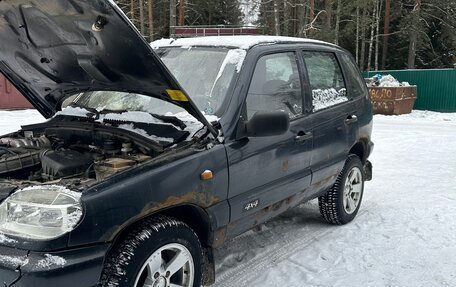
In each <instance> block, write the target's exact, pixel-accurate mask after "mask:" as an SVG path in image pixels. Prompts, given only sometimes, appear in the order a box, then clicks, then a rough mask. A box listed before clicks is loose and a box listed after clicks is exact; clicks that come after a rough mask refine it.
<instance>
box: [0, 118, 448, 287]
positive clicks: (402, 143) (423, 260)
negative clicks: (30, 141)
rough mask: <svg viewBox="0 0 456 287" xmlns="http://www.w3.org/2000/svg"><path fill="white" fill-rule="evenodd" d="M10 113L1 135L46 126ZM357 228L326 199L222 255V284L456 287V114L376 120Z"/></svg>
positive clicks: (251, 233)
mask: <svg viewBox="0 0 456 287" xmlns="http://www.w3.org/2000/svg"><path fill="white" fill-rule="evenodd" d="M40 120H41V117H40V116H38V115H37V113H36V112H34V111H22V112H1V111H0V134H4V133H6V132H10V131H14V130H16V129H17V128H18V127H19V125H20V124H25V123H33V122H37V121H40ZM374 125H375V127H374V135H373V140H374V142H375V144H376V145H375V150H374V154H373V155H372V157H371V161H372V162H373V165H374V179H373V181H371V182H369V183H367V184H366V193H365V196H364V199H363V204H362V206H361V210H360V213H359V215H358V217H357V218H356V219H355V221H354V222H352V223H350V224H348V225H346V226H342V227H334V226H330V225H327V224H325V223H324V222H323V221H322V219H320V215H319V213H318V208H317V205H316V202H315V201H313V202H310V203H306V204H303V205H302V206H301V207H299V208H296V209H294V210H291V211H289V212H287V213H285V214H283V215H282V216H280V217H279V218H277V219H275V220H273V221H271V222H268V223H267V224H264V225H262V226H261V227H260V228H259V229H258V230H255V231H249V232H247V233H246V234H244V235H241V236H239V237H237V238H235V239H234V240H232V241H230V242H228V243H227V244H226V245H225V246H224V247H223V248H221V249H219V250H217V251H216V260H217V283H216V285H215V286H216V287H225V286H226V287H228V286H230V287H243V286H248V287H270V286H271V287H272V286H274V287H276V286H287V287H301V286H328V287H329V286H347V287H348V286H349V287H355V286H360V287H361V286H363V287H364V286H414V287H415V286H426V287H429V286H456V220H455V217H456V188H455V186H456V114H437V113H424V112H414V113H413V114H412V115H408V116H401V117H384V116H376V117H375V120H374Z"/></svg>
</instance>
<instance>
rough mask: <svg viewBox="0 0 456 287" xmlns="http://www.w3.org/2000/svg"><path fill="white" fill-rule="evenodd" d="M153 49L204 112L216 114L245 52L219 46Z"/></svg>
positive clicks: (238, 69) (218, 113)
mask: <svg viewBox="0 0 456 287" xmlns="http://www.w3.org/2000/svg"><path fill="white" fill-rule="evenodd" d="M155 52H156V53H157V54H158V55H159V56H160V58H161V59H162V61H163V63H164V64H165V65H166V67H167V68H168V69H169V70H170V72H171V73H172V74H173V75H174V77H176V79H177V81H178V82H179V83H180V84H181V85H182V87H183V88H184V90H185V91H186V92H187V93H188V94H189V96H190V98H191V99H192V100H193V101H194V102H195V104H196V106H197V107H198V108H199V109H200V110H201V111H202V112H204V113H205V114H206V115H220V108H221V106H222V104H223V102H224V100H225V98H226V96H227V93H228V90H229V87H230V85H231V83H232V81H233V79H234V78H235V75H236V74H237V73H238V72H239V71H240V68H241V66H242V63H243V61H244V58H245V54H246V51H245V50H242V49H228V48H222V47H163V48H158V49H156V50H155Z"/></svg>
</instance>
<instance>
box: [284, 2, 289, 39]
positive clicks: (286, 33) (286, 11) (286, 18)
mask: <svg viewBox="0 0 456 287" xmlns="http://www.w3.org/2000/svg"><path fill="white" fill-rule="evenodd" d="M288 7H289V5H288V0H283V33H282V36H290V34H289V33H290V30H289V27H290V17H289V16H290V10H289V9H288Z"/></svg>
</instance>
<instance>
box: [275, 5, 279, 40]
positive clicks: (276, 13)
mask: <svg viewBox="0 0 456 287" xmlns="http://www.w3.org/2000/svg"><path fill="white" fill-rule="evenodd" d="M277 1H278V0H274V29H275V34H276V36H279V35H280V23H279V21H280V14H279V5H278V4H277Z"/></svg>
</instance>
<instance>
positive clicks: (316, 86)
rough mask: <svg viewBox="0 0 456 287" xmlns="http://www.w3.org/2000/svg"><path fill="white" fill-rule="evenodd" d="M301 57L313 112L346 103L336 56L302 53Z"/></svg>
mask: <svg viewBox="0 0 456 287" xmlns="http://www.w3.org/2000/svg"><path fill="white" fill-rule="evenodd" d="M303 55H304V62H305V64H306V68H307V74H308V78H309V84H310V88H311V90H312V103H313V110H314V112H315V111H319V110H323V109H326V108H329V107H332V106H335V105H337V104H340V103H343V102H346V101H348V97H347V89H346V86H345V81H344V77H343V75H342V70H341V68H340V65H339V62H338V61H337V59H336V56H335V55H334V54H333V53H325V52H303Z"/></svg>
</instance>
